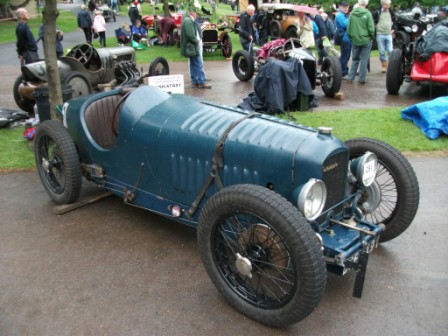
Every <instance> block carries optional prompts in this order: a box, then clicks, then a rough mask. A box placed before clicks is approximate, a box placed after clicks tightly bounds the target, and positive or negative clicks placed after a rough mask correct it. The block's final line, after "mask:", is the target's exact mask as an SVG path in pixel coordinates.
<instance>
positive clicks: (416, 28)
mask: <svg viewBox="0 0 448 336" xmlns="http://www.w3.org/2000/svg"><path fill="white" fill-rule="evenodd" d="M411 29H412V32H413V33H416V32H418V26H417V25H416V24H414V25H412V27H411Z"/></svg>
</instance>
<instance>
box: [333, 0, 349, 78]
mask: <svg viewBox="0 0 448 336" xmlns="http://www.w3.org/2000/svg"><path fill="white" fill-rule="evenodd" d="M348 17H349V13H348V2H346V1H343V2H341V4H340V5H339V12H338V13H337V14H336V17H335V19H334V22H335V26H336V29H337V30H338V31H340V32H344V34H343V36H342V40H341V56H340V57H339V63H341V70H342V77H343V78H346V77H347V75H348V61H349V60H350V53H351V51H352V42H351V41H350V39H349V38H348V35H347V25H348Z"/></svg>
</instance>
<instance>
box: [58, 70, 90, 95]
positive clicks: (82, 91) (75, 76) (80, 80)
mask: <svg viewBox="0 0 448 336" xmlns="http://www.w3.org/2000/svg"><path fill="white" fill-rule="evenodd" d="M61 84H63V85H70V86H71V88H72V90H73V93H72V98H75V97H80V96H85V95H88V94H89V93H91V92H92V85H91V84H90V80H89V79H88V78H87V76H86V75H84V74H83V73H82V72H79V71H70V72H67V73H66V74H65V75H64V76H63V77H62V78H61Z"/></svg>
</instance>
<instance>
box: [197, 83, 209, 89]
mask: <svg viewBox="0 0 448 336" xmlns="http://www.w3.org/2000/svg"><path fill="white" fill-rule="evenodd" d="M198 88H199V89H211V88H212V86H211V85H210V84H205V83H204V84H199V85H198Z"/></svg>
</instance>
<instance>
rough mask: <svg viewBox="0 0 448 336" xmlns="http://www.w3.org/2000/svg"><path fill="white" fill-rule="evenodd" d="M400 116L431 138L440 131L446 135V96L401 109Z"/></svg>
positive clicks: (447, 111) (447, 109)
mask: <svg viewBox="0 0 448 336" xmlns="http://www.w3.org/2000/svg"><path fill="white" fill-rule="evenodd" d="M401 117H402V118H403V119H407V120H412V121H413V122H414V124H416V125H417V126H418V127H420V129H421V130H422V132H423V133H425V135H426V136H427V137H428V138H430V139H432V140H434V139H437V138H438V137H439V136H440V135H441V134H442V133H444V134H445V135H448V97H440V98H436V99H433V100H430V101H427V102H423V103H418V104H415V105H412V106H409V107H407V108H405V109H404V110H403V111H401Z"/></svg>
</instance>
